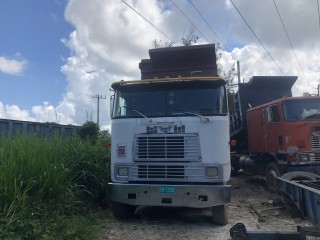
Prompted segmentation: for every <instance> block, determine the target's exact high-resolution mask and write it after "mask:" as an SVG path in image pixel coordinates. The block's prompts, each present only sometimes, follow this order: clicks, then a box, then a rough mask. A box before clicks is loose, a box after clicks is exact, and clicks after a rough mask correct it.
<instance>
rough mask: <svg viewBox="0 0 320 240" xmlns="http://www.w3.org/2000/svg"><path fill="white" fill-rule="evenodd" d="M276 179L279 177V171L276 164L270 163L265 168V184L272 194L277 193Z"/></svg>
mask: <svg viewBox="0 0 320 240" xmlns="http://www.w3.org/2000/svg"><path fill="white" fill-rule="evenodd" d="M276 177H280V171H279V168H278V166H277V164H276V163H274V162H271V163H269V164H268V165H267V168H266V182H267V185H268V188H269V189H270V190H271V191H272V192H276V193H278V192H279V188H278V187H277V183H276Z"/></svg>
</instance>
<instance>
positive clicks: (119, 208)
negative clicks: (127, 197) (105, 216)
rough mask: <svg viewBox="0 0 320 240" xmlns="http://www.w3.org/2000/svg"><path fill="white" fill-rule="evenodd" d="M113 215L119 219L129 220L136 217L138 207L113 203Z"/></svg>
mask: <svg viewBox="0 0 320 240" xmlns="http://www.w3.org/2000/svg"><path fill="white" fill-rule="evenodd" d="M111 209H112V213H113V215H114V217H115V218H117V219H127V218H130V217H132V216H133V215H134V212H135V210H136V206H134V205H128V204H125V203H119V202H112V203H111Z"/></svg>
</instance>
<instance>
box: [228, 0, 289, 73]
mask: <svg viewBox="0 0 320 240" xmlns="http://www.w3.org/2000/svg"><path fill="white" fill-rule="evenodd" d="M229 1H230V2H231V3H232V5H233V6H234V8H235V9H236V10H237V12H238V13H239V15H240V16H241V18H242V19H243V21H244V22H245V23H246V24H247V26H248V28H249V29H250V30H251V32H252V33H253V35H254V36H255V37H256V39H257V40H258V42H259V43H260V45H261V46H262V47H263V49H264V50H265V51H266V53H267V54H268V55H269V57H270V59H271V60H272V61H273V62H274V64H275V65H276V66H277V67H278V69H279V70H280V72H281V73H282V74H283V75H285V74H284V72H283V70H282V69H281V68H280V66H279V65H278V63H277V62H276V61H275V60H274V58H273V57H272V56H271V54H270V52H269V51H268V50H267V49H266V47H265V46H264V45H263V43H262V42H261V40H260V39H259V37H258V36H257V34H256V33H255V32H254V31H253V29H252V28H251V27H250V25H249V23H248V22H247V20H246V19H245V18H244V17H243V15H242V14H241V12H240V10H239V9H238V8H237V6H236V5H235V4H234V3H233V1H232V0H229Z"/></svg>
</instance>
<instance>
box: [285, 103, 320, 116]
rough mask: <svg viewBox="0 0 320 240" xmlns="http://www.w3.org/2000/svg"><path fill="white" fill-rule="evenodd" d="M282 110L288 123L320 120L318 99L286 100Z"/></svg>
mask: <svg viewBox="0 0 320 240" xmlns="http://www.w3.org/2000/svg"><path fill="white" fill-rule="evenodd" d="M283 109H284V115H285V119H286V120H288V121H302V120H320V99H299V100H288V101H285V102H284V103H283Z"/></svg>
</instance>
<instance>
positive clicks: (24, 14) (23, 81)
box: [0, 0, 73, 109]
mask: <svg viewBox="0 0 320 240" xmlns="http://www.w3.org/2000/svg"><path fill="white" fill-rule="evenodd" d="M65 7H66V1H64V0H59V1H58V0H55V1H53V0H41V1H39V0H28V1H21V0H1V3H0V32H1V34H0V35H1V37H0V56H4V57H7V58H9V59H16V60H19V61H25V62H26V65H25V71H23V72H22V73H21V74H18V75H10V74H5V73H2V72H0V96H1V97H0V98H1V99H0V101H1V100H2V101H5V103H6V104H9V105H12V104H17V105H18V106H19V107H21V108H23V109H25V108H30V106H34V105H37V104H41V103H42V102H44V101H48V102H49V103H50V104H54V105H56V104H57V103H58V101H59V100H61V97H62V96H61V95H62V93H63V91H64V89H65V87H66V81H65V78H66V76H65V75H64V74H62V73H61V71H60V68H61V66H62V65H63V59H65V58H67V57H68V56H69V54H70V50H69V49H68V48H66V47H65V46H64V44H63V43H62V42H61V39H62V38H68V36H69V34H70V33H71V32H72V30H73V28H72V26H71V25H70V24H69V23H67V22H66V21H65V19H64V10H65Z"/></svg>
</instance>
